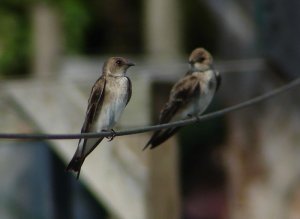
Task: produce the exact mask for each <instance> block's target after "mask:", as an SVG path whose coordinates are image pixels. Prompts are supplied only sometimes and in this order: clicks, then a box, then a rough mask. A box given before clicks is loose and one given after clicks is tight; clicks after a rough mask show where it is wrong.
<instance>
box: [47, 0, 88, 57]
mask: <svg viewBox="0 0 300 219" xmlns="http://www.w3.org/2000/svg"><path fill="white" fill-rule="evenodd" d="M53 1H54V0H53ZM55 2H56V1H55ZM57 2H58V3H57V6H58V8H59V10H60V12H61V18H62V23H63V26H64V34H65V46H66V50H67V52H69V53H73V54H74V53H80V52H82V50H83V47H84V34H85V30H86V28H87V25H88V23H89V21H90V19H89V18H90V17H89V14H88V9H87V7H86V4H84V3H85V2H86V1H85V0H60V1H57Z"/></svg>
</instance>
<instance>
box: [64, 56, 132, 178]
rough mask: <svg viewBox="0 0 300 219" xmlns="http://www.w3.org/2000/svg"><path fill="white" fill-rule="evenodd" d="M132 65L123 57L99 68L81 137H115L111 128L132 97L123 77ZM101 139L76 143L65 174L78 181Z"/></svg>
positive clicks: (109, 59) (82, 140) (107, 62)
mask: <svg viewBox="0 0 300 219" xmlns="http://www.w3.org/2000/svg"><path fill="white" fill-rule="evenodd" d="M134 65H135V64H134V63H132V62H131V61H129V60H128V59H126V58H123V57H110V58H108V59H107V61H106V62H105V63H104V64H103V68H102V75H101V76H100V78H98V80H97V81H96V82H95V84H94V86H93V87H92V90H91V93H90V97H89V100H88V106H87V110H86V115H85V120H84V123H83V125H82V128H81V133H89V132H101V131H110V130H111V131H112V133H115V132H114V130H113V127H114V126H115V124H116V123H117V121H118V120H119V118H120V116H121V114H122V112H123V110H124V109H125V107H126V105H127V104H128V102H129V100H130V98H131V93H132V85H131V81H130V79H129V78H128V77H127V76H126V71H127V69H128V68H129V67H131V66H134ZM113 137H114V135H112V136H111V138H110V140H112V139H113ZM103 138H104V137H100V138H88V139H85V138H81V139H79V142H78V147H77V149H76V152H75V154H74V156H73V158H72V159H71V161H70V163H69V165H68V166H67V168H66V171H74V172H76V173H77V179H78V178H79V175H80V170H81V166H82V164H83V162H84V160H85V158H86V157H87V156H88V155H89V154H90V153H91V152H92V151H93V150H94V149H95V148H96V146H97V145H98V144H99V143H100V142H101V141H102V140H103Z"/></svg>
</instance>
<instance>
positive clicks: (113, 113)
mask: <svg viewBox="0 0 300 219" xmlns="http://www.w3.org/2000/svg"><path fill="white" fill-rule="evenodd" d="M127 92H128V79H127V78H125V77H120V78H115V79H114V81H108V82H107V83H106V87H105V97H104V103H103V106H102V109H101V112H100V114H99V117H98V120H97V125H96V127H97V131H101V130H109V129H112V128H113V127H114V125H115V124H116V123H117V121H118V120H119V119H120V116H121V114H122V112H123V110H124V109H125V106H126V102H127V95H128V94H127Z"/></svg>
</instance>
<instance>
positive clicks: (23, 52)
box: [0, 0, 89, 76]
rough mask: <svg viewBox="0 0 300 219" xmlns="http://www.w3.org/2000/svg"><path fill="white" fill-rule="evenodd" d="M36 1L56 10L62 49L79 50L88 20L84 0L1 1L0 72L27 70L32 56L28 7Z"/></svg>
mask: <svg viewBox="0 0 300 219" xmlns="http://www.w3.org/2000/svg"><path fill="white" fill-rule="evenodd" d="M38 2H45V3H47V4H49V5H50V6H51V7H55V8H56V9H57V10H58V11H59V12H60V16H61V21H62V25H63V30H64V36H65V46H66V51H67V52H69V53H80V52H82V50H83V47H84V33H85V28H86V27H87V25H88V22H89V14H88V10H87V8H86V3H85V1H84V0H1V1H0V75H2V76H3V75H5V76H8V75H16V74H24V73H27V72H28V71H29V69H30V59H31V55H32V54H31V44H32V43H31V40H32V38H31V34H32V33H31V23H30V22H31V21H30V10H31V7H33V6H34V4H36V3H38Z"/></svg>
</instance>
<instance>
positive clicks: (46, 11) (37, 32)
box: [32, 3, 62, 78]
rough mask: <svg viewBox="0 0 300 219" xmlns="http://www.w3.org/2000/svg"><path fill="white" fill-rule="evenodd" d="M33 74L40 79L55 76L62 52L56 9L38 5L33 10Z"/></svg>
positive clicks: (41, 4)
mask: <svg viewBox="0 0 300 219" xmlns="http://www.w3.org/2000/svg"><path fill="white" fill-rule="evenodd" d="M32 26H33V53H34V57H33V74H34V76H35V77H39V78H49V77H52V76H53V75H55V73H56V71H57V67H58V63H59V59H60V57H61V52H62V31H61V28H60V21H59V16H58V14H57V13H56V11H55V9H54V8H52V7H51V6H50V5H47V4H46V3H37V4H36V5H35V6H33V9H32Z"/></svg>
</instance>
